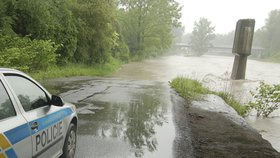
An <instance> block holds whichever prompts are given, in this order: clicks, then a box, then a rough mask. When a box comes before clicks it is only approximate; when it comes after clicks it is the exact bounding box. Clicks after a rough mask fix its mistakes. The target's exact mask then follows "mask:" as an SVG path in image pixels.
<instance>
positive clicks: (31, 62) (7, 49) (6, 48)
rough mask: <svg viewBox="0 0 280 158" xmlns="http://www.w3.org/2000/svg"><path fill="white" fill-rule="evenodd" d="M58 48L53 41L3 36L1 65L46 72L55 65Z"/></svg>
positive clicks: (0, 40) (0, 41)
mask: <svg viewBox="0 0 280 158" xmlns="http://www.w3.org/2000/svg"><path fill="white" fill-rule="evenodd" d="M57 48H58V46H56V45H55V44H54V43H53V42H51V41H45V40H30V39H29V38H26V37H25V38H20V37H10V36H2V37H1V38H0V54H1V55H0V65H1V66H3V67H12V68H15V69H19V70H22V71H36V70H46V69H47V68H48V67H50V66H51V65H55V62H56V56H57V55H56V54H55V51H56V50H57Z"/></svg>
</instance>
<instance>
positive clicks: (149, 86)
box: [56, 79, 175, 158]
mask: <svg viewBox="0 0 280 158" xmlns="http://www.w3.org/2000/svg"><path fill="white" fill-rule="evenodd" d="M71 85H72V84H71V83H70V84H67V85H65V86H66V87H68V88H70V89H72V90H68V91H65V92H64V93H62V94H61V96H63V98H64V99H65V100H67V101H69V102H72V103H74V104H76V105H77V111H78V113H79V114H78V115H79V131H78V146H77V147H78V149H77V156H78V157H149V158H150V157H172V145H173V140H174V138H175V127H174V125H173V121H172V112H171V108H172V105H171V99H170V93H169V87H168V85H167V84H164V83H158V82H152V81H131V80H122V81H120V80H115V79H102V80H98V79H95V80H91V81H83V82H73V86H74V87H75V88H71ZM77 85H79V88H76V86H77ZM56 88H58V89H65V87H63V86H62V87H59V86H56Z"/></svg>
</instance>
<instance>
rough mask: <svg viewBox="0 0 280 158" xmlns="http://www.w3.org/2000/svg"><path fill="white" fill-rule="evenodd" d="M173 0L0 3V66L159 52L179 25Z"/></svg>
mask: <svg viewBox="0 0 280 158" xmlns="http://www.w3.org/2000/svg"><path fill="white" fill-rule="evenodd" d="M180 11H181V6H179V4H178V3H177V2H175V1H174V0H106V1H105V0H19V1H16V0H0V66H1V67H14V68H17V69H21V70H25V71H37V70H42V69H47V68H48V66H50V65H52V64H56V65H64V64H67V63H83V64H88V65H92V64H104V63H106V62H108V61H109V60H110V59H112V58H116V59H119V60H122V61H128V60H129V59H130V58H131V57H137V58H138V57H141V58H144V57H147V56H152V55H157V54H160V53H162V52H163V51H164V50H165V49H167V48H169V47H170V46H171V43H172V38H173V37H172V32H171V31H172V28H174V27H178V26H180V23H179V22H178V20H179V19H180V17H181V13H180Z"/></svg>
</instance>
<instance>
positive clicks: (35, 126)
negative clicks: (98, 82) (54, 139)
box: [31, 122, 39, 130]
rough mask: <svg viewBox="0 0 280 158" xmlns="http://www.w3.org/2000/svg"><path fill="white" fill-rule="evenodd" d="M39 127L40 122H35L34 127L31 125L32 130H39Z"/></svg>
mask: <svg viewBox="0 0 280 158" xmlns="http://www.w3.org/2000/svg"><path fill="white" fill-rule="evenodd" d="M38 127H39V123H38V122H33V123H32V125H31V129H32V130H35V129H38Z"/></svg>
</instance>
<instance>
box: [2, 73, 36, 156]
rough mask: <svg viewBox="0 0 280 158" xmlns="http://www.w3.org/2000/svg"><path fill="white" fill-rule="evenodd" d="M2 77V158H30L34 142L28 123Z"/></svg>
mask: <svg viewBox="0 0 280 158" xmlns="http://www.w3.org/2000/svg"><path fill="white" fill-rule="evenodd" d="M4 85H6V84H5V82H4V80H3V78H2V76H1V75H0V158H17V157H19V158H30V157H31V156H32V142H31V137H30V130H29V126H28V124H27V121H26V120H25V119H24V117H23V116H22V115H21V113H20V111H19V109H18V106H17V103H16V101H15V99H14V98H13V95H12V93H11V91H10V90H9V88H8V87H6V86H4Z"/></svg>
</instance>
